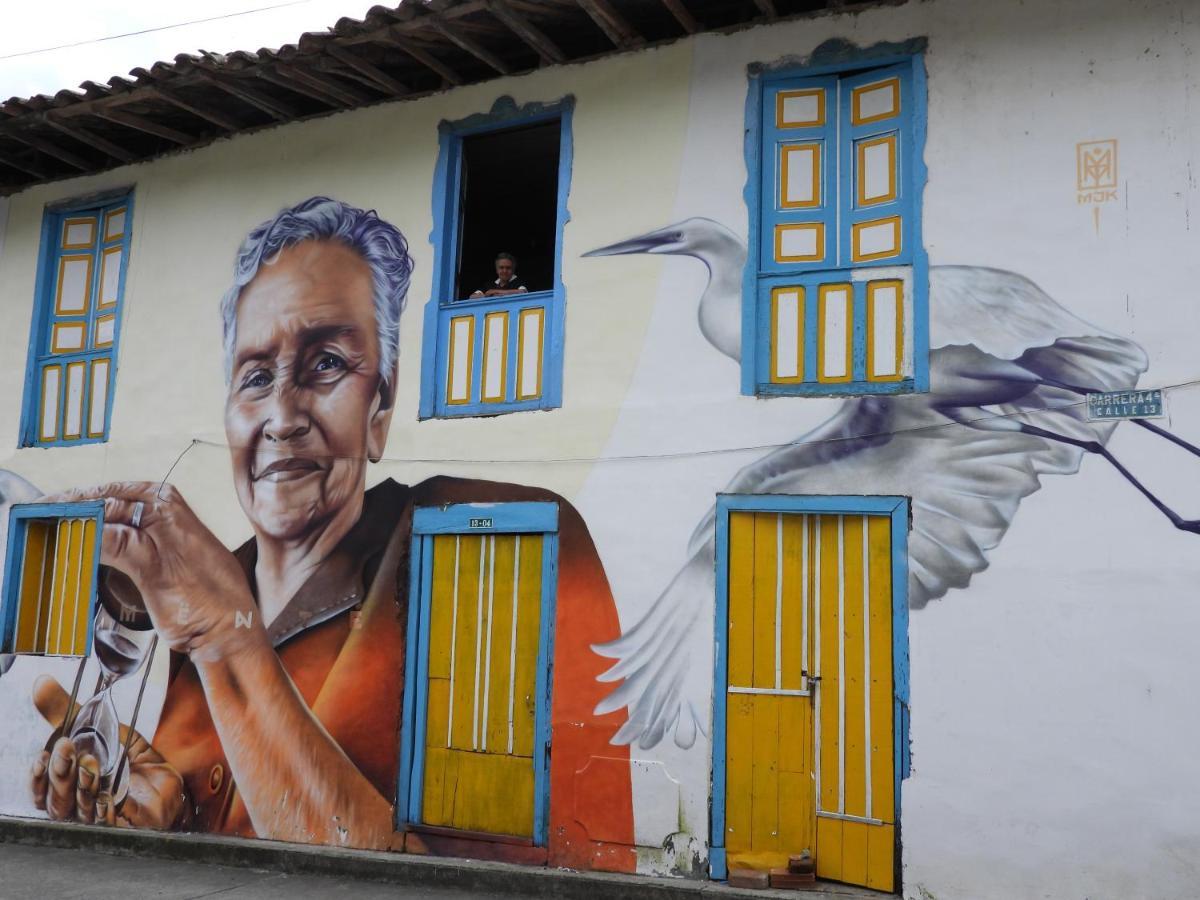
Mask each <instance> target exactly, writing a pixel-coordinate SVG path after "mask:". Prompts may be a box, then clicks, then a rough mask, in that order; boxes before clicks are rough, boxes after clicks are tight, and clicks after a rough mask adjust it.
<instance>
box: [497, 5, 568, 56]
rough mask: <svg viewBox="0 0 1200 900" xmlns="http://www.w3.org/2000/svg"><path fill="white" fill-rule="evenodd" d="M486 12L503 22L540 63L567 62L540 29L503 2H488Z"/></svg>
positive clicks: (556, 46) (560, 51) (555, 45)
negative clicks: (537, 57)
mask: <svg viewBox="0 0 1200 900" xmlns="http://www.w3.org/2000/svg"><path fill="white" fill-rule="evenodd" d="M488 12H490V13H491V14H492V15H493V16H495V17H496V18H497V19H499V20H500V21H501V22H503V23H504V24H505V26H506V27H507V28H508V29H509V30H510V31H512V33H513V34H515V35H516V36H517V37H519V38H520V39H521V40H523V41H524V42H525V43H526V44H528V45H529V46H530V47H531V48H532V49H533V50H534V52H535V53H537V55H538V56H540V57H541V59H542V62H545V63H564V62H566V61H567V56H566V54H565V53H563V52H562V50H560V49H559V47H558V45H557V44H555V43H554V41H552V40H550V38H548V37H547V36H546V34H545V33H544V32H543V31H542V30H541V29H540V28H538V27H537V26H536V25H534V24H533V23H532V22H530V21H529V20H527V19H526V18H525V17H524V16H522V15H521V14H520V13H518V12H517V11H516V10H514V9H513V8H512V7H511V6H510V5H509V4H508V3H506V2H505V0H489V2H488Z"/></svg>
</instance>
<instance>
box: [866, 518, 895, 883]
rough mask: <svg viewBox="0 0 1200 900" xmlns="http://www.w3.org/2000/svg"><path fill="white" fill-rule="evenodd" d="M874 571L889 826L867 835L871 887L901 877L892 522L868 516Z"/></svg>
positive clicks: (877, 805)
mask: <svg viewBox="0 0 1200 900" xmlns="http://www.w3.org/2000/svg"><path fill="white" fill-rule="evenodd" d="M868 535H869V539H868V546H869V548H870V556H869V567H870V573H871V602H870V610H871V611H870V620H871V621H870V628H871V631H870V640H871V687H870V697H871V810H872V815H873V816H874V817H875V818H877V819H879V820H880V821H882V822H883V823H884V824H882V825H875V826H870V827H869V828H868V835H867V880H866V885H867V887H870V888H875V889H876V890H881V891H890V890H892V889H893V882H894V878H895V847H896V835H895V808H896V805H895V780H894V779H895V742H894V736H893V728H894V724H895V723H894V722H893V698H892V617H891V610H892V551H891V522H889V521H888V519H887V518H885V517H884V516H871V517H869V519H868Z"/></svg>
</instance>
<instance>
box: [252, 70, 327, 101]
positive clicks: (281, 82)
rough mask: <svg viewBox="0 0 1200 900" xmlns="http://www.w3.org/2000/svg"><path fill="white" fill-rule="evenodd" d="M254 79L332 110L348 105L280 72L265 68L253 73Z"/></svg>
mask: <svg viewBox="0 0 1200 900" xmlns="http://www.w3.org/2000/svg"><path fill="white" fill-rule="evenodd" d="M254 75H255V77H256V78H261V79H262V80H263V81H269V82H271V84H274V85H278V86H279V87H281V88H283V89H284V90H288V91H291V92H292V93H294V94H299V95H300V96H301V97H308V98H309V99H310V100H316V101H317V102H318V103H324V104H325V105H326V106H328V107H331V108H333V109H345V107H346V106H347V105H348V104H346V103H343V102H342V101H341V100H338V99H337V98H336V97H331V96H329V94H327V93H326V92H325V91H322V90H318V89H316V88H311V87H308V86H307V85H305V84H303V83H301V82H299V81H298V79H293V78H291V77H290V76H288V75H284V74H283V73H282V72H276V71H274V70H272V69H268V68H266V67H265V66H264V67H263V68H261V69H258V70H257V71H256V72H255V73H254Z"/></svg>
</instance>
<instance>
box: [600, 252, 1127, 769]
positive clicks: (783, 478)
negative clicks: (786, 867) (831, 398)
mask: <svg viewBox="0 0 1200 900" xmlns="http://www.w3.org/2000/svg"><path fill="white" fill-rule="evenodd" d="M930 275H931V278H930V281H931V289H932V290H931V308H932V313H933V318H934V322H935V327H934V329H933V335H934V340H935V349H934V350H933V351H932V352H931V355H930V357H931V358H930V370H931V381H932V387H933V392H932V393H931V394H928V395H910V396H900V397H894V398H888V397H863V398H857V399H851V400H847V401H846V402H845V403H844V404H843V405H842V407H841V408H840V409H839V410H838V412H837V413H836V414H835V415H834V416H832V417H831V418H830V419H828V420H827V421H826V422H825V423H824V424H822V425H820V426H818V427H817V428H816V429H814V430H813V431H812V432H810V433H809V434H807V435H805V436H804V437H802V438H801V439H799V440H798V441H797V442H796V443H794V444H790V445H788V446H786V447H783V448H781V449H779V450H776V451H774V452H772V453H770V454H768V455H767V456H765V457H763V458H762V459H760V460H758V461H756V462H754V463H752V464H750V465H749V466H747V467H746V468H745V469H743V470H742V471H741V472H740V473H739V474H738V475H737V477H736V478H734V480H733V482H732V483H731V484H730V485H729V487H728V488H727V489H726V492H727V493H747V494H807V495H821V494H827V495H828V494H862V493H864V492H869V493H871V494H875V495H887V494H893V495H898V496H910V497H911V498H912V530H911V533H910V535H909V585H908V589H909V602H910V604H911V605H912V606H914V607H921V606H924V605H925V604H926V603H927V602H928V601H929V600H932V599H936V598H939V597H941V596H943V595H944V594H945V593H946V592H947V591H948V590H950V589H952V588H962V587H966V586H967V584H968V583H969V582H970V580H971V578H972V576H974V575H975V574H977V573H979V572H982V571H983V570H984V569H986V568H987V565H988V560H987V555H986V554H987V551H989V550H991V549H992V548H994V547H995V546H997V545H998V544H999V543H1000V540H1001V539H1002V538H1003V536H1004V534H1005V532H1006V531H1007V530H1008V527H1009V525H1010V524H1011V522H1012V520H1013V516H1014V515H1015V514H1016V511H1017V507H1018V506H1019V504H1020V502H1021V500H1022V499H1023V498H1025V497H1027V496H1029V495H1030V494H1032V493H1033V492H1034V491H1036V490H1037V489H1038V488H1039V487H1040V478H1041V476H1042V475H1048V474H1070V473H1073V472H1075V471H1077V470H1078V468H1079V465H1080V461H1081V458H1082V453H1083V451H1082V450H1080V449H1078V448H1076V447H1071V446H1067V445H1065V444H1062V443H1058V442H1053V441H1049V440H1046V439H1043V438H1041V437H1037V436H1033V435H1029V434H1025V433H1023V432H1021V431H1020V430H1018V429H1017V427H1016V423H1018V422H1027V423H1029V424H1034V425H1037V426H1039V427H1041V428H1044V429H1046V430H1048V431H1053V432H1056V433H1059V434H1063V435H1066V436H1069V437H1072V438H1077V439H1082V440H1089V441H1097V442H1099V443H1105V442H1107V440H1108V438H1109V436H1110V435H1111V433H1112V428H1113V425H1112V424H1107V423H1095V422H1089V421H1088V420H1087V415H1086V407H1085V406H1084V405H1083V403H1082V398H1081V397H1080V396H1079V395H1078V394H1076V393H1073V392H1071V391H1069V390H1065V389H1062V388H1058V387H1053V386H1048V385H1044V384H1043V385H1034V386H1031V388H1030V389H1029V390H1028V392H1027V393H1025V394H1024V395H1023V396H1018V397H1016V398H1013V397H1005V398H1003V400H1002V401H1001V402H995V403H986V401H983V400H975V401H973V402H976V403H985V405H978V406H972V405H954V406H953V407H950V406H948V405H947V404H948V403H951V402H954V403H957V404H962V403H963V401H962V400H961V399H960V400H957V401H951V400H949V397H948V395H942V394H940V393H939V389H940V388H941V387H942V385H941V384H939V380H940V379H939V370H940V369H943V368H945V369H949V368H950V367H951V364H953V365H954V366H955V367H958V368H959V370H960V371H961V364H962V363H963V361H964V359H965V360H967V361H968V362H969V361H971V360H978V361H980V362H986V360H988V359H991V360H1002V361H1009V362H1015V363H1019V365H1020V366H1021V367H1022V368H1023V369H1024V370H1025V371H1027V372H1028V373H1030V375H1031V376H1034V377H1037V378H1041V379H1047V380H1051V381H1055V382H1059V383H1062V384H1068V385H1074V386H1078V387H1084V388H1087V389H1091V390H1121V389H1129V388H1132V387H1134V386H1136V384H1137V379H1138V376H1139V375H1140V374H1141V373H1142V372H1144V371H1145V369H1146V366H1147V360H1146V356H1145V353H1144V352H1143V351H1142V350H1141V348H1140V347H1138V346H1137V345H1136V344H1134V343H1133V342H1131V341H1128V340H1124V339H1122V338H1119V337H1116V336H1115V335H1112V334H1111V333H1109V332H1106V331H1104V330H1103V329H1099V328H1096V327H1094V326H1091V325H1089V324H1088V323H1086V322H1084V321H1083V320H1081V319H1079V318H1077V317H1076V316H1074V315H1073V314H1071V313H1070V312H1069V311H1067V310H1066V309H1065V308H1063V307H1062V306H1060V305H1059V304H1058V303H1056V302H1055V301H1053V300H1052V299H1051V298H1049V297H1048V296H1046V295H1045V294H1044V293H1043V292H1042V291H1041V290H1040V289H1039V288H1038V287H1037V286H1036V285H1034V284H1033V283H1032V282H1031V281H1029V280H1028V279H1026V278H1022V277H1021V276H1019V275H1014V274H1012V273H1008V272H1000V271H997V270H990V269H972V268H968V267H947V268H941V269H934V270H932V271H931V273H930ZM947 316H948V317H949V321H943V322H942V327H941V328H939V327H937V325H936V323H937V322H938V321H939V319H944V318H945V317H947ZM972 331H974V335H970V333H971V332H972ZM1010 331H1011V333H1010ZM984 383H985V384H986V381H985V382H984ZM713 539H714V536H713V514H712V513H711V512H710V513H709V515H708V516H707V517H706V518H705V519H704V521H703V522H701V524H700V526H699V527H698V528H697V529H696V532H695V533H694V534H693V537H692V541H691V544H690V546H691V550H692V552H693V556H692V558H691V560H690V561H689V562H688V563H687V565H686V566H685V567H684V569H683V570H682V571H681V572H680V573H679V575H677V576H676V578H675V579H674V580H673V581H672V582H671V584H670V586H668V588H667V590H666V591H664V592H663V593H662V595H661V596H660V597H659V598H658V600H657V601H656V602H655V604H654V606H653V607H652V608H651V609H650V611H649V612H648V613H647V614H646V617H645V618H644V619H643V620H642V621H640V622H639V623H638V624H637V625H635V626H634V627H633V628H632V629H630V631H629V632H627V633H626V634H624V635H622V637H621V638H619V639H618V640H616V641H612V642H610V643H608V644H604V645H600V646H598V647H597V648H596V650H597V652H599V653H601V654H603V655H605V656H610V657H612V658H615V659H617V660H618V662H617V663H616V664H615V665H614V666H613V667H612V668H611V669H609V670H608V672H606V673H605V675H604V676H603V680H607V681H618V680H622V679H623V683H622V684H621V685H620V686H619V687H618V688H617V689H616V690H615V691H614V692H613V693H612V694H610V695H609V696H608V697H607V698H605V700H604V701H603V702H602V703H601V705H600V707H599V708H598V711H600V712H610V711H612V710H615V709H619V708H620V707H622V706H627V707H628V708H629V721H628V722H627V723H626V725H625V726H624V727H623V728H622V729H621V730H620V732H619V733H618V734H617V736H616V738H615V739H614V742H615V743H632V742H635V741H636V742H637V743H638V745H639V746H641V747H643V748H645V747H652V746H654V745H655V744H657V743H658V742H659V741H660V740H661V739H662V737H663V736H664V735H665V734H666V733H667V732H668V731H670V730H672V729H674V738H675V742H676V743H677V744H679V746H681V747H685V748H686V747H690V746H691V744H692V742H693V741H694V740H695V733H696V730H697V729H700V730H703V728H704V723H705V722H707V721H708V702H707V700H708V697H709V695H710V691H711V685H710V684H707V683H705V681H704V678H699V679H697V678H690V677H689V676H690V675H693V674H695V672H694V670H696V669H700V670H702V674H703V675H704V677H708V673H710V672H711V667H710V666H708V665H707V661H708V659H709V657H708V656H705V657H704V659H703V660H696V659H693V655H695V654H697V652H698V651H700V650H704V651H705V652H706V653H707V652H708V651H709V648H711V645H712V632H711V629H712V627H713V595H714V591H715V587H714V571H715V570H714V563H713V560H714V552H713ZM702 662H703V663H704V664H703V665H701V664H700V663H702ZM688 685H691V686H693V690H688V689H687V686H688ZM701 709H703V710H705V714H704V715H701V714H700V713H699V710H701Z"/></svg>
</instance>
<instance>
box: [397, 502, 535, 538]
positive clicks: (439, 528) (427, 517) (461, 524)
mask: <svg viewBox="0 0 1200 900" xmlns="http://www.w3.org/2000/svg"><path fill="white" fill-rule="evenodd" d="M473 520H474V524H473ZM479 520H487V522H488V523H489V524H486V525H485V524H483V523H482V522H481V521H479ZM412 530H413V534H513V533H516V532H526V533H536V532H543V531H558V504H557V503H546V502H520V503H451V504H449V505H447V506H421V507H418V508H417V510H416V512H414V513H413V529H412Z"/></svg>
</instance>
